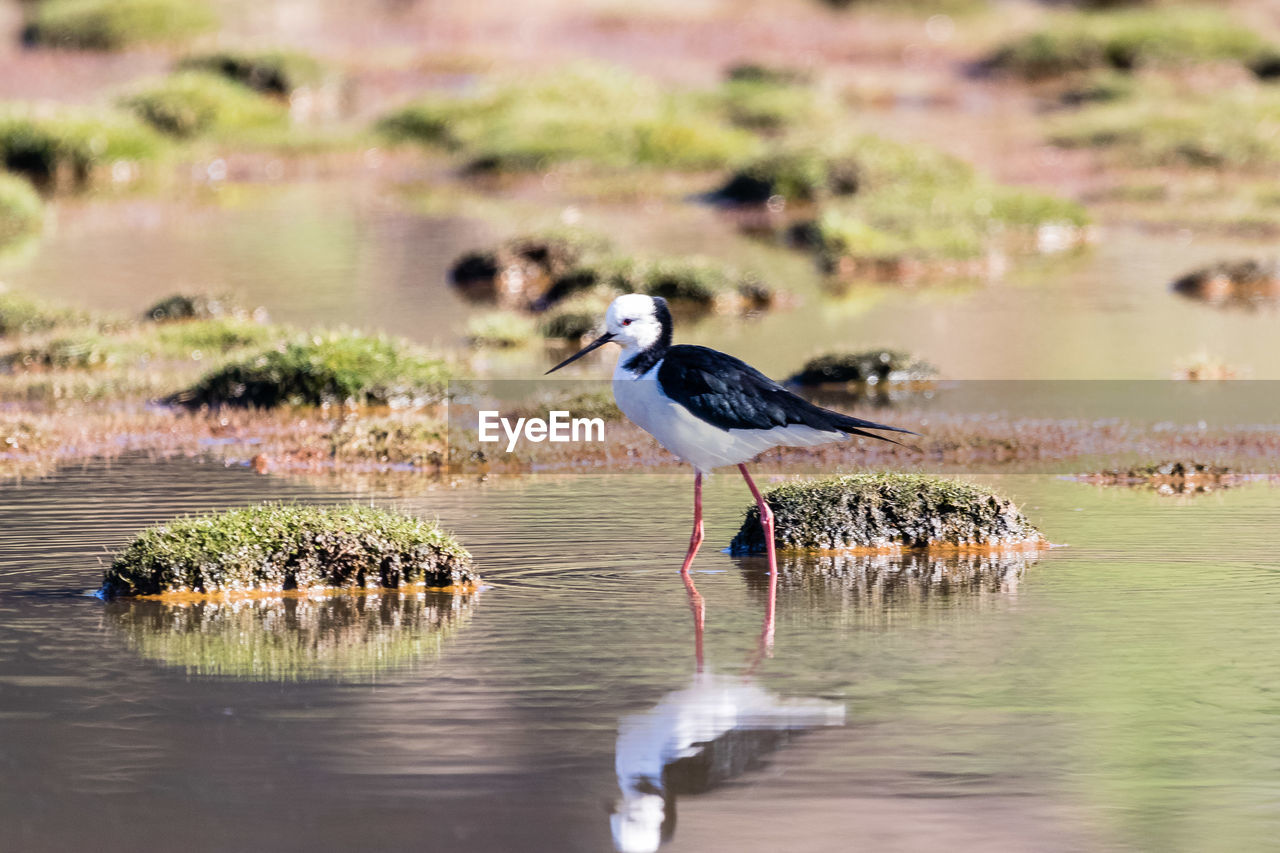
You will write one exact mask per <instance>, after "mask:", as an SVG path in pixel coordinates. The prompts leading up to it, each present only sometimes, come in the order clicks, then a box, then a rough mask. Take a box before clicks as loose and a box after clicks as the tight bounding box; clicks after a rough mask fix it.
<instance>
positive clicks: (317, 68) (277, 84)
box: [178, 50, 329, 97]
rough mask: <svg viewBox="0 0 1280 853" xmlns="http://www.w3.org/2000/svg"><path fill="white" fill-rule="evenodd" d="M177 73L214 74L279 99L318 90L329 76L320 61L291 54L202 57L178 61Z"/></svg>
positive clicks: (270, 52)
mask: <svg viewBox="0 0 1280 853" xmlns="http://www.w3.org/2000/svg"><path fill="white" fill-rule="evenodd" d="M178 69H179V70H181V71H200V72H204V73H208V74H217V75H218V76H220V77H223V78H225V79H227V80H230V81H232V82H235V83H239V84H241V85H242V86H247V87H249V88H250V89H253V90H254V91H255V92H261V93H262V94H264V95H276V96H280V97H287V96H289V95H291V94H293V93H294V92H296V91H297V90H299V89H303V88H308V87H313V86H319V85H320V84H321V83H323V82H324V81H325V78H326V77H327V76H328V74H329V72H328V69H327V68H326V67H325V65H324V63H322V62H320V60H318V59H316V58H315V57H313V56H309V55H307V54H305V53H300V52H298V51H292V50H266V51H230V50H224V51H218V52H216V53H201V54H196V55H194V56H188V57H186V58H184V59H183V60H181V61H180V62H179V63H178Z"/></svg>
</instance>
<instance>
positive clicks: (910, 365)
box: [787, 349, 938, 386]
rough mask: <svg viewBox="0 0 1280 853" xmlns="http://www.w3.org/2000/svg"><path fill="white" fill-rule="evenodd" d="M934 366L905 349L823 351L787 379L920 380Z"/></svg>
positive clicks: (934, 372)
mask: <svg viewBox="0 0 1280 853" xmlns="http://www.w3.org/2000/svg"><path fill="white" fill-rule="evenodd" d="M937 375H938V369H937V368H936V367H934V366H933V365H932V364H929V363H928V362H925V361H921V360H920V359H918V358H916V357H915V356H912V355H910V354H908V353H905V352H900V351H898V350H889V349H876V350H865V351H863V352H853V353H846V352H838V353H827V354H825V355H820V356H817V357H815V358H811V359H809V360H808V361H806V362H805V363H804V367H802V368H801V369H800V371H799V372H798V373H796V374H794V375H793V376H791V378H789V379H788V380H787V381H788V382H789V383H791V384H793V385H802V386H814V385H833V384H834V385H848V384H877V383H881V382H923V381H927V380H930V379H933V378H934V377H936V376H937Z"/></svg>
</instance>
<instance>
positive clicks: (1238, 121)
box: [1051, 84, 1280, 172]
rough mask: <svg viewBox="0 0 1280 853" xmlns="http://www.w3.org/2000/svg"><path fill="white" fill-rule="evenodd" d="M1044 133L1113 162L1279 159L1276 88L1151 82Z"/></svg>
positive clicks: (1218, 166)
mask: <svg viewBox="0 0 1280 853" xmlns="http://www.w3.org/2000/svg"><path fill="white" fill-rule="evenodd" d="M1051 139H1052V141H1053V143H1054V144H1056V145H1061V146H1064V147H1068V148H1097V149H1100V150H1102V151H1105V152H1107V153H1109V154H1110V155H1111V157H1112V159H1113V160H1114V162H1116V163H1117V164H1118V165H1124V166H1136V167H1155V168H1183V167H1191V168H1198V169H1206V170H1218V171H1222V170H1235V171H1245V172H1261V171H1264V170H1274V169H1275V168H1276V166H1278V165H1280V91H1276V90H1275V89H1273V88H1271V87H1258V88H1257V89H1256V90H1255V89H1228V90H1224V91H1218V92H1214V93H1212V94H1188V93H1185V92H1178V91H1175V90H1173V89H1171V88H1167V87H1162V86H1158V85H1154V84H1153V85H1148V86H1146V87H1144V88H1143V89H1142V90H1141V91H1140V92H1139V93H1138V94H1136V95H1135V96H1134V97H1132V98H1129V99H1125V100H1120V101H1116V102H1112V103H1103V104H1097V105H1094V106H1090V107H1087V108H1086V109H1084V110H1081V111H1079V112H1076V113H1074V114H1073V115H1072V116H1070V117H1069V118H1066V117H1064V118H1063V120H1061V121H1060V122H1058V124H1057V126H1056V128H1055V130H1054V132H1053V133H1052V136H1051Z"/></svg>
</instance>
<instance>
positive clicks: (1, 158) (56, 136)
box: [0, 105, 165, 186]
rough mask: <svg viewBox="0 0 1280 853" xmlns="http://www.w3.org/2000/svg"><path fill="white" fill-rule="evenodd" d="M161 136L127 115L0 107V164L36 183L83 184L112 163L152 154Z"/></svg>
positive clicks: (150, 157) (159, 147) (159, 149)
mask: <svg viewBox="0 0 1280 853" xmlns="http://www.w3.org/2000/svg"><path fill="white" fill-rule="evenodd" d="M164 150H165V143H164V141H163V139H161V138H160V137H159V136H157V135H156V134H155V133H153V132H152V131H151V130H150V128H148V127H146V126H145V125H143V124H141V123H139V122H137V121H135V120H134V119H133V118H132V117H130V116H128V115H124V114H119V113H110V112H100V111H92V110H84V109H76V108H64V109H58V110H50V109H42V108H41V109H38V108H36V107H32V106H25V105H6V106H4V107H2V108H0V167H3V168H4V169H8V170H9V171H11V172H17V173H19V174H21V175H25V176H26V177H27V178H29V179H31V181H32V182H33V183H35V184H36V185H37V186H48V185H50V184H54V183H65V184H75V185H83V184H85V183H87V182H88V181H89V180H90V179H91V178H92V177H94V174H95V172H97V171H99V170H102V169H104V168H109V167H111V166H113V165H115V164H116V163H120V162H124V163H131V164H136V163H144V162H149V161H153V160H156V159H158V158H159V157H160V156H161V155H162V154H163V153H164Z"/></svg>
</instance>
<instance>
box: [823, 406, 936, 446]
mask: <svg viewBox="0 0 1280 853" xmlns="http://www.w3.org/2000/svg"><path fill="white" fill-rule="evenodd" d="M826 411H827V413H828V414H829V415H831V420H832V421H833V422H834V423H835V426H836V428H837V429H838V430H840V431H841V432H844V433H848V434H849V435H861V436H865V437H866V438H878V439H880V440H881V441H887V442H889V443H890V444H896V445H898V446H899V447H910V445H907V444H903V443H902V442H901V441H895V440H894V439H892V438H889V437H888V436H887V435H877V434H876V433H874V432H868V431H867V430H887V431H889V432H900V433H904V434H906V435H914V436H919V435H920V433H918V432H912V431H911V430H909V429H903V428H902V427H896V426H889V425H888V424H878V423H876V422H875V421H864V420H863V419H862V418H854V417H850V416H849V415H842V414H840V413H839V412H833V411H831V410H830V409H827V410H826Z"/></svg>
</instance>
